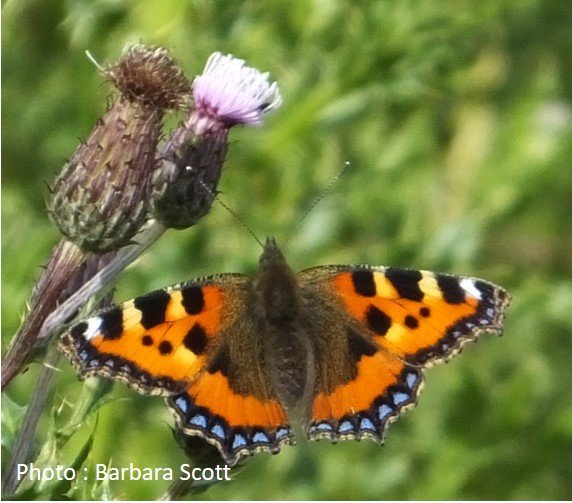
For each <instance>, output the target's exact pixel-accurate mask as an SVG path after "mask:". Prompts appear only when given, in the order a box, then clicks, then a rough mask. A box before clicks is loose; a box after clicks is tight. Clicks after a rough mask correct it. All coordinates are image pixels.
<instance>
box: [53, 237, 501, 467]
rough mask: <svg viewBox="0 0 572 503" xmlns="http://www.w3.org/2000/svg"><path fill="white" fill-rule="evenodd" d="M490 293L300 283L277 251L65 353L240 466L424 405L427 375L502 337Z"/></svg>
mask: <svg viewBox="0 0 572 503" xmlns="http://www.w3.org/2000/svg"><path fill="white" fill-rule="evenodd" d="M509 300H510V298H509V296H508V294H507V293H506V292H505V291H504V290H503V289H502V288H500V287H497V286H495V285H492V284H491V283H487V282H485V281H482V280H477V279H473V278H461V277H455V276H450V275H444V274H436V273H432V272H428V271H413V270H407V269H395V268H384V267H369V266H321V267H315V268H311V269H307V270H305V271H302V272H300V273H298V274H296V273H294V271H292V269H291V268H290V267H289V266H288V264H287V262H286V260H285V259H284V256H283V254H282V252H281V251H280V249H279V248H278V246H277V245H276V243H275V241H274V240H273V239H271V238H269V239H268V240H267V242H266V245H265V247H264V251H263V253H262V256H261V258H260V270H259V272H258V274H257V275H256V276H255V277H253V278H249V277H247V276H243V275H240V274H222V275H218V276H212V277H209V278H204V279H200V280H194V281H190V282H187V283H183V284H180V285H177V286H174V287H171V288H168V289H165V290H158V291H157V292H153V293H151V294H148V295H145V296H142V297H138V298H136V299H134V300H133V301H129V302H126V303H124V304H123V305H122V306H116V307H112V308H110V309H107V310H104V311H102V312H101V313H98V314H97V315H96V316H94V317H92V318H90V319H89V320H86V321H84V322H80V323H78V324H77V325H75V326H74V327H73V328H72V329H71V330H70V331H69V332H68V333H66V334H64V336H63V337H62V340H61V342H60V347H61V348H62V350H63V351H64V352H65V353H66V354H67V355H68V357H69V358H70V360H71V361H72V363H73V364H74V365H75V366H76V368H77V369H78V371H79V373H80V374H81V375H83V376H87V375H103V376H107V377H111V378H114V379H117V380H121V381H124V382H127V383H128V384H129V385H131V386H132V387H134V388H136V389H138V390H139V391H140V392H144V393H154V394H162V395H164V396H166V397H167V402H168V404H169V405H170V407H172V408H173V410H174V411H175V414H176V418H177V421H178V424H179V426H180V428H181V430H182V431H183V432H184V433H185V434H188V435H194V436H199V437H202V438H204V439H205V440H207V441H208V442H210V443H212V444H213V445H215V446H216V447H217V448H218V449H219V451H220V454H221V455H222V457H223V458H224V460H225V461H226V462H227V463H228V464H230V465H233V464H236V463H237V462H238V461H239V460H240V459H241V458H243V457H244V456H247V455H249V454H253V453H255V452H260V451H268V452H278V451H279V450H280V448H281V446H282V445H284V444H292V443H294V435H293V431H292V428H293V426H294V425H298V426H300V427H301V429H302V431H304V432H305V433H306V435H307V436H308V438H309V439H310V440H318V439H323V438H325V439H329V440H331V441H334V442H335V441H338V440H346V439H357V440H360V439H362V438H371V439H374V440H377V441H383V438H384V435H385V431H386V428H387V425H388V424H389V423H390V422H391V421H393V420H394V419H395V418H397V417H398V416H399V415H400V414H401V413H402V412H403V411H404V410H406V409H407V408H409V407H411V406H413V405H415V404H416V402H417V398H418V395H419V393H420V391H421V389H422V386H423V371H422V369H423V367H427V366H430V365H432V364H434V363H438V362H440V361H444V360H447V359H449V358H450V357H451V356H453V355H454V354H456V353H458V352H459V351H460V350H461V348H462V347H463V346H464V345H465V344H466V343H468V342H470V341H473V340H474V339H475V338H477V337H478V336H480V335H481V334H483V333H486V332H490V333H498V334H500V332H501V330H502V321H503V316H504V310H505V309H506V306H507V305H508V302H509Z"/></svg>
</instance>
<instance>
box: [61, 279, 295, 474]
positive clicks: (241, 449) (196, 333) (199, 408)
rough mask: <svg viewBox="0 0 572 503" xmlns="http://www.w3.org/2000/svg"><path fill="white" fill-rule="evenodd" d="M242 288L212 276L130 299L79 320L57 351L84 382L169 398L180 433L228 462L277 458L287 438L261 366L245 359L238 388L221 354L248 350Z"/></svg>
mask: <svg viewBox="0 0 572 503" xmlns="http://www.w3.org/2000/svg"><path fill="white" fill-rule="evenodd" d="M246 285H247V278H246V277H245V276H242V275H219V276H215V277H212V278H207V279H205V280H201V281H199V282H189V283H185V284H181V285H177V286H175V287H171V288H167V289H165V290H158V291H156V292H153V293H150V294H148V295H144V296H141V297H137V298H135V299H133V300H131V301H129V302H126V303H124V304H122V305H120V306H114V307H111V308H109V309H106V310H104V311H102V312H100V313H98V314H97V315H96V316H94V317H92V318H90V319H88V320H86V321H82V322H80V323H78V324H76V325H75V326H74V327H72V328H71V330H70V331H69V332H67V333H66V334H64V335H63V337H62V339H61V340H60V348H61V350H62V351H63V352H64V353H65V354H66V355H67V356H68V358H69V359H70V361H71V362H72V363H73V365H74V366H75V367H76V369H77V371H78V372H79V373H80V375H82V376H91V375H100V376H105V377H109V378H112V379H115V380H119V381H122V382H125V383H126V384H128V385H129V386H131V387H133V388H135V389H136V390H137V391H139V392H140V393H145V394H159V395H163V396H167V397H168V404H169V405H170V406H171V407H172V408H173V409H174V411H175V413H176V417H177V421H178V424H179V427H180V428H181V430H182V431H183V433H184V434H187V435H194V436H199V437H202V438H204V439H205V440H207V441H208V442H209V443H211V444H213V445H215V446H216V447H217V448H218V449H219V451H220V453H221V455H222V456H223V458H224V459H225V461H226V462H227V463H229V464H231V465H233V464H235V463H236V462H238V460H239V459H240V458H241V457H243V456H245V455H248V454H252V453H254V452H259V451H269V452H277V451H278V450H279V449H280V447H281V445H283V444H287V443H292V442H293V436H292V434H291V432H290V427H289V425H288V423H287V421H286V416H285V413H284V410H283V408H282V406H281V405H280V404H279V402H278V401H277V399H276V397H275V396H274V394H273V390H272V389H271V386H270V384H269V379H268V376H267V375H266V374H265V370H264V369H261V368H260V366H257V365H253V364H252V362H251V361H250V360H249V359H248V358H255V356H254V355H242V357H241V359H240V361H239V362H237V363H238V364H239V365H242V366H243V367H244V368H247V369H252V370H249V372H250V381H249V383H248V385H247V386H245V385H241V383H240V382H238V377H239V376H238V375H237V372H232V369H230V370H229V368H228V365H229V362H228V361H227V360H228V359H227V358H224V356H221V355H225V354H228V353H229V352H230V353H232V354H236V349H235V348H236V347H239V348H240V347H242V346H243V345H244V344H245V343H246V345H247V346H248V344H249V342H248V341H247V339H246V338H248V336H249V335H252V334H251V333H250V332H249V331H248V330H247V327H248V323H245V322H244V318H245V315H246V304H245V300H244V297H245V289H246V288H247V287H246ZM241 320H242V321H241ZM229 334H230V335H232V337H229ZM233 348H234V349H233Z"/></svg>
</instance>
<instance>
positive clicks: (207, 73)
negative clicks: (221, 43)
mask: <svg viewBox="0 0 572 503" xmlns="http://www.w3.org/2000/svg"><path fill="white" fill-rule="evenodd" d="M193 101H194V109H193V110H192V112H191V113H190V115H189V117H188V119H187V120H186V121H184V122H183V123H182V124H181V125H180V126H179V127H178V128H177V129H176V130H175V131H174V132H173V133H172V134H171V135H170V137H169V138H168V139H167V141H166V142H165V144H164V145H163V147H162V149H161V153H160V155H159V157H158V160H157V163H158V165H157V170H156V172H155V176H154V181H153V194H152V204H151V211H152V213H153V215H154V216H155V218H156V219H157V220H159V221H160V222H161V223H162V224H163V225H164V226H166V227H173V228H176V229H183V228H186V227H190V226H191V225H193V224H195V223H196V222H197V221H198V220H199V219H200V218H202V217H203V216H204V215H206V214H207V213H208V211H209V210H210V208H211V206H212V203H213V195H214V194H215V193H216V191H217V186H218V183H219V180H220V177H221V174H222V167H223V164H224V160H225V157H226V151H227V148H228V131H229V129H230V128H231V127H232V126H235V125H237V124H248V125H260V124H262V122H263V119H264V116H265V115H266V114H268V113H269V112H270V111H272V110H274V109H276V108H278V107H279V106H280V104H281V103H282V97H281V95H280V91H279V89H278V84H277V83H276V82H270V80H269V76H268V73H261V72H259V71H258V70H256V69H254V68H250V67H248V66H246V65H245V62H244V61H243V60H240V59H237V58H234V57H233V56H231V55H230V54H229V55H227V56H223V55H222V54H220V53H218V52H217V53H214V54H213V55H212V56H211V57H210V58H209V60H208V62H207V64H206V66H205V70H204V72H203V74H202V75H199V76H198V77H196V78H195V80H194V82H193Z"/></svg>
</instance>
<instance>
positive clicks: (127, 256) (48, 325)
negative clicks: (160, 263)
mask: <svg viewBox="0 0 572 503" xmlns="http://www.w3.org/2000/svg"><path fill="white" fill-rule="evenodd" d="M165 230H166V228H165V227H163V226H162V225H161V224H160V223H158V222H156V221H154V220H152V221H151V223H150V225H149V226H148V227H147V228H146V229H144V230H143V231H142V232H141V233H140V234H139V235H138V236H137V242H136V243H134V244H132V245H130V246H126V247H124V248H122V249H121V250H120V251H119V252H117V255H116V256H115V258H113V260H111V262H109V263H108V264H107V265H106V266H105V267H104V268H103V269H101V271H99V272H98V273H97V274H96V275H95V276H93V277H92V278H91V279H90V280H89V281H87V282H86V283H85V284H84V285H83V286H82V287H81V288H80V289H79V290H78V291H77V292H76V293H74V294H73V295H72V296H70V297H69V298H68V299H67V300H66V301H65V302H64V303H62V304H61V305H60V306H58V307H57V309H55V310H54V311H53V312H52V313H51V314H50V315H49V316H48V317H47V318H46V321H45V322H44V324H43V326H42V328H41V330H40V332H39V334H38V340H40V341H41V340H43V339H46V338H48V337H50V336H51V335H52V334H53V333H54V332H55V331H56V330H57V329H58V328H59V327H61V326H62V325H63V324H64V323H66V322H67V320H68V319H69V318H70V317H71V316H73V315H74V314H75V313H76V312H77V311H78V310H79V309H81V308H82V307H83V306H85V304H86V303H87V302H88V301H89V299H90V298H91V297H93V296H94V295H95V294H99V295H101V294H104V293H106V291H107V290H108V289H109V288H111V287H112V286H113V285H114V282H115V278H116V277H117V276H118V275H119V273H121V271H123V269H125V268H126V267H127V266H128V265H129V264H131V263H132V262H133V261H134V260H135V259H136V258H137V257H139V255H141V254H142V253H143V252H144V251H145V250H146V249H147V248H149V246H151V245H152V244H153V243H154V242H155V241H157V239H159V238H160V237H161V236H162V235H163V233H164V232H165Z"/></svg>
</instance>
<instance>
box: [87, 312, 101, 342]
mask: <svg viewBox="0 0 572 503" xmlns="http://www.w3.org/2000/svg"><path fill="white" fill-rule="evenodd" d="M99 333H101V318H100V317H99V316H96V317H95V318H90V319H89V320H87V328H86V329H85V332H84V333H83V335H84V337H85V338H86V339H87V340H88V341H89V340H91V339H93V338H94V337H95V336H96V335H98V334H99Z"/></svg>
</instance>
